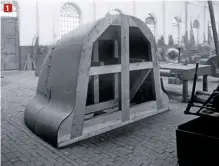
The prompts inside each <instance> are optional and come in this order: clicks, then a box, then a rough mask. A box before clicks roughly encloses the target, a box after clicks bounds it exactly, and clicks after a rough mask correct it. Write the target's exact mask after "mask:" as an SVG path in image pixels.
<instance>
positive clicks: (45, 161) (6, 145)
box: [1, 71, 218, 166]
mask: <svg viewBox="0 0 219 166" xmlns="http://www.w3.org/2000/svg"><path fill="white" fill-rule="evenodd" d="M2 76H3V77H4V78H1V81H2V82H1V87H2V96H1V102H2V105H1V107H2V109H1V114H2V119H1V127H2V128H1V129H2V133H1V136H2V142H1V143H2V144H1V150H2V151H1V155H2V157H1V159H2V160H1V162H2V166H10V165H16V166H18V165H19V166H25V165H26V166H32V165H46V166H50V165H51V166H52V165H54V166H72V165H80V166H88V165H90V166H104V165H112V166H119V165H123V166H172V165H177V156H176V138H175V129H176V128H177V126H178V125H179V124H181V123H184V122H186V121H188V120H190V119H192V118H195V117H194V116H188V115H184V114H183V111H184V109H185V106H186V104H183V103H180V102H178V101H176V100H171V101H170V111H168V112H165V113H161V114H159V115H155V116H152V117H149V118H146V119H144V120H142V121H138V122H136V123H133V124H130V125H128V126H125V127H122V128H119V129H116V130H113V131H110V132H107V133H105V134H101V135H99V136H96V137H93V138H90V139H87V140H84V141H81V142H80V143H76V144H74V145H71V146H68V147H66V148H62V149H59V150H58V149H55V148H53V147H51V146H50V145H48V144H47V143H45V142H44V141H42V140H41V139H40V138H38V137H37V136H35V135H34V134H33V133H32V132H31V131H30V130H29V129H28V128H27V127H26V126H25V124H24V108H25V105H26V104H27V102H28V100H30V99H31V98H32V97H33V96H34V93H35V90H36V85H37V78H36V77H35V76H34V72H33V71H24V72H21V71H14V72H3V73H2ZM164 83H165V87H168V86H169V87H172V88H174V87H175V88H176V89H177V88H178V89H181V87H182V86H177V85H175V86H172V85H168V84H167V80H166V79H164ZM217 83H218V79H215V78H212V77H209V90H210V91H211V90H213V89H214V88H215V87H216V86H217ZM191 84H192V82H189V89H191ZM201 88H202V80H199V81H198V85H197V89H200V90H201Z"/></svg>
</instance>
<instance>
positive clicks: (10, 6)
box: [4, 3, 12, 12]
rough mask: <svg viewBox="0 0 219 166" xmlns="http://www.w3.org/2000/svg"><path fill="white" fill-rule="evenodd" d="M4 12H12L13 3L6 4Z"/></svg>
mask: <svg viewBox="0 0 219 166" xmlns="http://www.w3.org/2000/svg"><path fill="white" fill-rule="evenodd" d="M4 12H12V4H9V3H8V4H4Z"/></svg>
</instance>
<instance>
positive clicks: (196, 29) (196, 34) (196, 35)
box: [193, 20, 200, 45]
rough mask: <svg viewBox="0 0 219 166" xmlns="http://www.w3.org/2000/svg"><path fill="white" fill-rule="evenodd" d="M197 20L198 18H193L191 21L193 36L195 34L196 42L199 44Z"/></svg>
mask: <svg viewBox="0 0 219 166" xmlns="http://www.w3.org/2000/svg"><path fill="white" fill-rule="evenodd" d="M199 26H200V24H199V21H198V20H194V21H193V28H194V29H195V33H194V36H195V39H196V42H197V43H196V44H197V45H198V44H199Z"/></svg>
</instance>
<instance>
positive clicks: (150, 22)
mask: <svg viewBox="0 0 219 166" xmlns="http://www.w3.org/2000/svg"><path fill="white" fill-rule="evenodd" d="M145 23H146V24H147V26H148V28H149V29H150V30H151V32H152V34H153V35H154V37H155V38H156V18H155V16H154V15H153V14H152V13H150V14H149V16H148V17H147V18H146V19H145Z"/></svg>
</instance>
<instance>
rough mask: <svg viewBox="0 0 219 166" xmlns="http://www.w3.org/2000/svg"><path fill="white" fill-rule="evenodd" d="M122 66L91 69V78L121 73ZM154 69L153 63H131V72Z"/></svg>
mask: <svg viewBox="0 0 219 166" xmlns="http://www.w3.org/2000/svg"><path fill="white" fill-rule="evenodd" d="M121 68H122V65H120V64H119V65H106V66H98V67H96V66H95V67H94V66H93V67H91V68H90V76H92V75H100V74H110V73H120V72H121ZM151 68H153V64H152V62H140V63H130V64H129V70H130V71H134V70H142V69H151Z"/></svg>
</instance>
